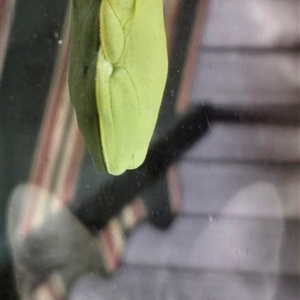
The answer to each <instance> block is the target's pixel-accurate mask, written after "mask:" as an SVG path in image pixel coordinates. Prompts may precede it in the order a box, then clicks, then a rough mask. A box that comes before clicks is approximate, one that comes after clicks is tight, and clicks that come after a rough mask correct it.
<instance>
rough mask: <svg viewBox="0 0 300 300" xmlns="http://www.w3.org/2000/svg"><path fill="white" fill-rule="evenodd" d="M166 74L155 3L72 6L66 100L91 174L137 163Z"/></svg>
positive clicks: (77, 2) (92, 1) (158, 0)
mask: <svg viewBox="0 0 300 300" xmlns="http://www.w3.org/2000/svg"><path fill="white" fill-rule="evenodd" d="M99 28H100V30H99ZM100 41H101V42H100ZM100 44H101V47H100ZM167 70H168V60H167V46H166V35H165V28H164V19H163V1H162V0H151V1H148V0H102V1H99V0H73V6H72V25H71V42H70V69H69V88H70V96H71V101H72V104H73V105H74V107H75V110H76V114H77V120H78V125H79V129H80V131H81V133H82V135H83V138H84V141H85V144H86V146H87V148H88V150H89V152H90V155H91V157H92V160H93V163H94V166H95V168H96V170H97V171H98V172H108V173H110V174H113V175H120V174H122V173H123V172H125V171H126V170H128V169H135V168H137V167H139V166H140V165H141V164H142V163H143V161H144V159H145V157H146V154H147V150H148V147H149V143H150V140H151V137H152V135H153V131H154V128H155V124H156V121H157V117H158V113H159V109H160V104H161V100H162V95H163V91H164V87H165V83H166V78H167Z"/></svg>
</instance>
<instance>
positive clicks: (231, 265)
mask: <svg viewBox="0 0 300 300" xmlns="http://www.w3.org/2000/svg"><path fill="white" fill-rule="evenodd" d="M299 251H300V249H299V221H289V222H287V221H286V222H284V221H283V220H275V219H273V220H272V219H268V220H261V219H257V218H252V219H250V218H249V219H245V218H244V219H239V218H225V217H219V218H217V219H210V218H208V217H206V216H205V217H199V216H198V217H196V218H193V217H187V216H182V217H179V218H178V219H177V221H176V222H175V223H174V225H173V227H172V228H171V229H170V230H169V231H168V232H161V231H157V230H155V229H153V228H152V227H151V226H149V225H148V224H145V225H143V226H141V227H140V228H139V229H138V230H136V231H135V232H134V233H133V236H132V237H131V239H129V242H128V244H127V249H126V252H125V256H124V260H125V262H126V263H128V264H133V265H139V264H143V265H147V266H165V267H166V266H168V267H170V266H172V267H178V268H184V267H186V268H192V269H206V270H223V271H237V272H238V271H241V272H257V273H262V274H265V273H268V274H289V275H299V274H300V261H299Z"/></svg>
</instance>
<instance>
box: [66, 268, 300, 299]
mask: <svg viewBox="0 0 300 300" xmlns="http://www.w3.org/2000/svg"><path fill="white" fill-rule="evenodd" d="M276 287H280V288H276ZM298 298H299V282H298V280H297V278H296V277H286V276H279V277H277V276H271V275H261V274H256V273H252V274H251V273H250V274H241V273H234V272H231V273H227V272H214V271H209V270H201V271H198V272H194V271H191V270H184V269H183V270H173V269H164V268H148V267H147V268H146V267H128V266H127V267H123V268H122V269H121V270H120V272H119V273H118V275H117V276H116V277H115V278H114V279H112V280H110V281H107V280H105V279H101V278H99V277H95V276H86V277H85V278H82V279H81V280H80V281H79V283H78V285H77V286H76V287H75V288H74V289H73V291H72V295H71V297H70V299H71V300H119V299H120V300H132V299H139V300H140V299H142V300H235V299H238V300H273V299H276V300H279V299H280V300H295V299H298Z"/></svg>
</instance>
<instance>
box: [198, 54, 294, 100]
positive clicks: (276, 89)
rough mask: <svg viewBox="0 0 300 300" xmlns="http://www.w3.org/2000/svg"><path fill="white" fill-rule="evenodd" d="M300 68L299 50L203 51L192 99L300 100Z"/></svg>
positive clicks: (199, 60)
mask: <svg viewBox="0 0 300 300" xmlns="http://www.w3.org/2000/svg"><path fill="white" fill-rule="evenodd" d="M299 69H300V55H299V53H287V54H284V53H251V52H250V53H240V52H235V51H233V52H231V51H230V52H224V53H222V52H205V53H202V54H201V52H200V56H199V59H198V66H197V71H196V78H195V82H194V85H193V89H192V101H193V102H196V101H197V100H198V99H209V100H210V101H211V102H212V103H220V104H238V105H247V104H282V105H284V104H289V103H299V102H300V99H299V92H300V87H299V80H300V79H299V78H300V77H299ZM299 105H300V103H299Z"/></svg>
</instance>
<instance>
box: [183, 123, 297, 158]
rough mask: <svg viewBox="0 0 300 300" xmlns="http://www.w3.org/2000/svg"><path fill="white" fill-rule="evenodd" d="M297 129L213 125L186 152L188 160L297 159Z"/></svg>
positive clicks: (271, 126)
mask: <svg viewBox="0 0 300 300" xmlns="http://www.w3.org/2000/svg"><path fill="white" fill-rule="evenodd" d="M299 149H300V128H299V127H290V128H289V127H283V126H275V125H268V126H264V125H251V126H249V125H236V124H234V125H228V124H225V123H223V124H216V125H213V126H212V127H211V133H210V134H208V135H206V136H205V137H204V138H203V139H202V140H201V141H199V143H198V144H196V145H195V146H194V147H193V148H192V149H191V150H190V151H189V152H188V153H187V154H186V156H185V157H186V158H189V159H195V160H197V159H200V158H201V159H202V160H203V159H209V160H211V159H217V160H219V161H220V160H235V161H244V160H247V161H249V160H250V161H260V162H268V161H278V162H282V161H283V162H298V163H299V162H300V151H299Z"/></svg>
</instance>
